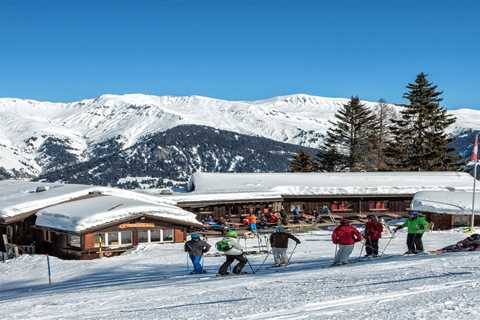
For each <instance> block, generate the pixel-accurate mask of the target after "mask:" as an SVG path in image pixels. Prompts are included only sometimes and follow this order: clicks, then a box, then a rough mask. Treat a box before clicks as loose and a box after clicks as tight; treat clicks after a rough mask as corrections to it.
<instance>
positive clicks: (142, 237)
mask: <svg viewBox="0 0 480 320" xmlns="http://www.w3.org/2000/svg"><path fill="white" fill-rule="evenodd" d="M149 231H150V230H139V231H138V242H140V243H146V242H150V241H149V240H148V233H149Z"/></svg>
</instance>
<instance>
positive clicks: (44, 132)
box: [0, 94, 480, 177]
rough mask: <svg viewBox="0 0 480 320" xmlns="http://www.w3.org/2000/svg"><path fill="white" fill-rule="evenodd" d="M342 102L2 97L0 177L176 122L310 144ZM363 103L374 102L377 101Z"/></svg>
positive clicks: (476, 118)
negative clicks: (67, 100)
mask: <svg viewBox="0 0 480 320" xmlns="http://www.w3.org/2000/svg"><path fill="white" fill-rule="evenodd" d="M347 101H348V99H344V98H324V97H317V96H310V95H305V94H297V95H290V96H282V97H275V98H271V99H266V100H258V101H226V100H220V99H212V98H208V97H201V96H187V97H174V96H149V95H142V94H128V95H102V96H100V97H97V98H95V99H87V100H82V101H78V102H72V103H52V102H39V101H34V100H23V99H12V98H3V99H0V122H1V124H2V125H1V126H0V177H1V176H9V175H10V176H25V177H36V176H38V175H40V174H46V173H49V172H53V171H56V170H58V169H61V168H62V167H64V166H66V165H67V166H73V165H78V164H79V163H86V162H89V161H95V160H98V159H99V158H101V157H102V156H104V155H105V154H111V151H112V150H126V149H128V148H130V147H132V146H135V145H138V144H139V143H140V142H141V141H144V140H145V138H146V137H149V136H152V135H155V134H157V133H160V132H165V131H166V130H168V129H172V128H175V127H177V126H179V125H200V126H205V127H210V128H214V129H221V130H226V131H230V132H234V133H238V134H240V135H246V136H254V137H262V138H267V139H271V140H274V141H277V142H282V143H290V144H294V145H301V146H305V147H312V148H315V147H317V146H318V145H319V144H320V143H321V140H322V133H324V132H325V131H326V130H327V128H328V126H329V122H328V121H329V120H331V119H332V118H333V116H334V114H335V111H336V110H337V109H338V108H339V107H340V106H341V105H342V104H344V103H346V102H347ZM365 104H366V105H367V106H370V107H373V106H374V105H375V104H376V103H375V102H368V101H365ZM451 113H452V114H454V115H455V116H457V119H458V121H457V124H456V126H455V127H452V130H460V131H462V130H463V129H468V128H473V129H477V128H480V111H477V110H471V109H460V110H455V111H452V112H451ZM112 144H113V145H112ZM112 148H113V149H112ZM109 150H110V151H109ZM266 169H267V170H268V168H266Z"/></svg>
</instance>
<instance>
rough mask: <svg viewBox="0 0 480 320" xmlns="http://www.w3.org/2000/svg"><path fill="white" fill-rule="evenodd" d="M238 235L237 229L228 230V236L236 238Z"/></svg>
mask: <svg viewBox="0 0 480 320" xmlns="http://www.w3.org/2000/svg"><path fill="white" fill-rule="evenodd" d="M237 236H238V234H237V231H235V230H229V231H228V232H227V237H229V238H236V237H237Z"/></svg>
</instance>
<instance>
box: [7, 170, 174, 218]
mask: <svg viewBox="0 0 480 320" xmlns="http://www.w3.org/2000/svg"><path fill="white" fill-rule="evenodd" d="M90 193H99V194H103V195H111V196H118V197H122V198H126V199H132V200H138V201H143V202H148V203H152V204H159V205H174V204H175V203H174V202H173V201H171V200H169V199H166V198H159V197H155V196H151V195H146V194H142V193H137V192H133V191H128V190H122V189H117V188H109V187H99V186H88V185H80V184H61V183H44V182H29V181H22V180H2V181H0V218H3V219H10V218H13V217H15V216H16V215H19V214H22V213H26V212H30V211H35V210H39V209H41V208H45V207H48V206H52V205H56V204H59V203H62V202H65V201H70V200H73V199H76V198H79V197H83V196H86V195H88V194H90Z"/></svg>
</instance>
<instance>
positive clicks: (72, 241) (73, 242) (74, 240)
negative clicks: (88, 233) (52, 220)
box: [67, 235, 81, 248]
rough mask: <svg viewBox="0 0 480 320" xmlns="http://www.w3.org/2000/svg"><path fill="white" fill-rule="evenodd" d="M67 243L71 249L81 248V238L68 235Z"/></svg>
mask: <svg viewBox="0 0 480 320" xmlns="http://www.w3.org/2000/svg"><path fill="white" fill-rule="evenodd" d="M67 243H68V245H69V246H70V247H74V248H80V247H81V246H80V236H76V235H68V238H67Z"/></svg>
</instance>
